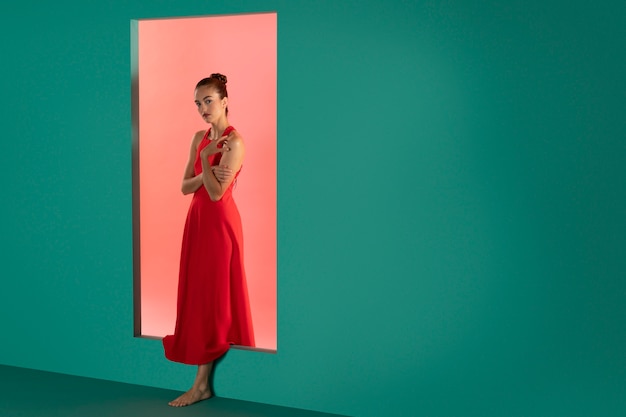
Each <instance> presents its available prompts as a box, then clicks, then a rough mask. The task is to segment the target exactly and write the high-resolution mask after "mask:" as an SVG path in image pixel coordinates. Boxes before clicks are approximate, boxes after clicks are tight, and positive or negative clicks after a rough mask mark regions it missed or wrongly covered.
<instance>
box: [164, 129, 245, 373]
mask: <svg viewBox="0 0 626 417" xmlns="http://www.w3.org/2000/svg"><path fill="white" fill-rule="evenodd" d="M232 130H234V129H233V128H232V127H228V128H227V129H226V130H225V131H224V135H228V134H229V133H230V132H231V131H232ZM209 132H210V129H208V130H207V132H206V134H205V135H204V138H203V139H202V141H201V142H200V145H199V146H198V151H197V153H196V160H195V164H194V170H195V173H196V175H197V174H199V173H201V172H202V162H201V160H200V151H201V150H202V149H203V148H204V147H205V146H207V145H208V144H209V143H210V142H211V141H210V139H208V136H209ZM221 156H222V154H221V153H216V154H214V155H211V156H209V163H210V165H211V166H213V165H218V164H219V161H220V159H221ZM238 174H239V172H237V174H236V175H238ZM234 183H235V182H234V181H233V183H232V184H231V185H230V187H228V190H226V192H225V193H224V195H223V196H222V198H221V200H219V201H211V199H210V198H209V194H208V192H207V191H206V189H205V188H204V186H201V187H200V188H199V189H198V190H197V191H196V192H195V193H194V195H193V199H192V200H191V204H190V206H189V211H188V213H187V221H186V223H185V229H184V233H183V243H182V249H181V255H180V274H179V278H178V279H179V281H178V303H177V316H176V329H175V331H174V334H173V335H170V336H165V338H163V347H164V349H165V356H166V357H167V358H168V359H169V360H171V361H174V362H181V363H185V364H189V365H201V364H205V363H209V362H212V361H213V360H215V359H217V358H219V357H220V356H222V355H223V354H224V353H226V351H227V350H228V349H229V347H230V345H231V344H235V345H245V346H254V334H253V331H252V319H251V315H250V307H249V303H248V290H247V287H246V274H245V270H244V264H243V233H242V228H241V218H240V217H239V210H237V206H236V205H235V201H234V200H233V197H232V188H233V184H234Z"/></svg>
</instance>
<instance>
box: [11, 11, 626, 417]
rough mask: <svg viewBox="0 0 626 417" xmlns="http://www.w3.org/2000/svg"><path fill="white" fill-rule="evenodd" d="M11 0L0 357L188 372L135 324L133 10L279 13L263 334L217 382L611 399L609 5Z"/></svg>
mask: <svg viewBox="0 0 626 417" xmlns="http://www.w3.org/2000/svg"><path fill="white" fill-rule="evenodd" d="M11 7H12V9H11V10H5V11H4V12H3V18H2V25H0V34H1V35H2V39H3V41H2V44H1V45H2V46H0V54H1V56H2V62H3V63H2V66H1V68H2V69H1V71H2V72H1V74H2V81H0V82H1V83H2V90H1V91H2V102H3V104H2V111H1V112H0V120H1V124H0V126H1V130H0V131H1V134H2V141H1V144H2V149H0V173H1V177H0V178H1V179H0V181H1V182H2V188H1V192H2V204H1V205H0V233H1V234H0V236H2V237H1V239H2V251H1V253H0V261H1V268H2V269H1V272H2V285H3V289H2V290H0V331H1V332H2V342H1V343H0V363H2V364H8V365H15V366H22V367H27V368H36V369H43V370H50V371H55V372H61V373H68V374H75V375H83V376H89V377H95V378H103V379H110V380H116V381H123V382H130V383H136V384H144V385H150V386H158V387H166V388H172V389H181V390H182V389H185V388H187V384H189V383H190V380H191V378H192V376H193V369H192V368H188V367H184V366H182V365H177V364H172V363H169V362H167V361H166V360H165V359H164V358H163V355H162V349H161V345H160V343H159V342H158V341H154V340H143V339H136V338H133V336H132V334H133V323H132V318H133V312H132V298H133V295H132V222H131V213H132V211H131V210H132V207H131V200H132V189H131V119H130V21H131V19H137V18H154V17H167V16H193V15H208V14H224V13H228V14H231V13H241V12H261V11H277V12H278V19H279V20H278V21H279V35H278V42H279V45H278V51H279V53H278V55H279V91H278V94H279V127H278V135H279V137H278V140H279V162H278V163H279V167H278V170H279V179H278V181H279V183H278V187H279V201H278V210H279V212H278V216H279V226H278V238H279V248H278V249H279V262H278V272H279V276H278V280H279V290H278V291H279V293H278V297H279V312H278V316H279V323H278V326H279V327H278V331H279V334H278V353H277V354H276V355H271V354H266V353H258V352H249V351H238V350H232V351H231V352H230V353H228V355H227V357H226V358H225V359H224V361H222V363H221V364H220V366H219V367H218V370H217V375H216V388H217V393H218V395H220V396H225V397H231V398H239V399H244V400H249V401H257V402H264V403H271V404H278V405H286V406H293V407H299V408H306V409H313V410H319V411H326V412H333V413H339V414H346V415H350V416H358V417H381V416H456V417H465V416H481V417H489V416H507V417H512V416H550V417H557V416H568V417H572V416H622V415H624V412H626V382H625V381H626V355H625V353H624V352H626V303H625V300H626V281H625V278H626V256H624V255H625V254H624V248H626V219H625V214H626V210H625V209H626V171H625V168H624V167H625V166H626V145H625V144H626V141H625V138H626V124H625V122H624V119H625V117H624V109H626V76H625V74H626V45H625V43H626V41H625V40H626V3H624V2H623V1H608V2H595V3H593V4H591V3H588V2H582V1H574V2H571V1H567V2H566V1H562V2H554V1H541V2H539V1H530V2H529V1H506V2H473V1H465V0H449V1H390V0H387V1H376V0H372V1H367V2H359V1H310V2H297V1H287V0H285V1H269V0H258V1H254V0H241V1H233V0H229V1H204V2H202V1H197V0H193V1H192V0H176V1H166V0H161V1H154V0H133V1H126V0H124V1H122V0H117V1H100V2H85V1H69V0H57V1H54V2H52V1H50V2H44V1H34V0H22V1H20V2H16V3H14V4H12V6H11ZM242 30H245V28H242ZM224 41H225V42H227V41H228V40H227V39H226V40H224ZM224 59H227V57H224ZM250 67H251V70H254V63H250ZM259 105H262V99H260V100H259ZM249 136H251V135H249ZM184 140H186V139H185V138H183V142H181V146H187V145H186V142H184Z"/></svg>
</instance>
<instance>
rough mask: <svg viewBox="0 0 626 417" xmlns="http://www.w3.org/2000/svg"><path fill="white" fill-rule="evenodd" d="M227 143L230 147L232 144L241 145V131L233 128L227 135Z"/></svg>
mask: <svg viewBox="0 0 626 417" xmlns="http://www.w3.org/2000/svg"><path fill="white" fill-rule="evenodd" d="M228 145H229V147H231V148H232V147H234V146H243V136H241V133H239V132H238V131H236V130H233V131H232V133H231V134H230V135H229V138H228Z"/></svg>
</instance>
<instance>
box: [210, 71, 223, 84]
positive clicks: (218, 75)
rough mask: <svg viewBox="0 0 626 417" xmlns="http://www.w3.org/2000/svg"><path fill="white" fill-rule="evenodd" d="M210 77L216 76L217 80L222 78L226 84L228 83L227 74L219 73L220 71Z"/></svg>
mask: <svg viewBox="0 0 626 417" xmlns="http://www.w3.org/2000/svg"><path fill="white" fill-rule="evenodd" d="M210 78H215V79H216V80H220V81H221V82H223V83H224V84H226V81H227V79H226V76H225V75H224V74H219V73H216V74H211V77H210Z"/></svg>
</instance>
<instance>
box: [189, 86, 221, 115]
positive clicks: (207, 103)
mask: <svg viewBox="0 0 626 417" xmlns="http://www.w3.org/2000/svg"><path fill="white" fill-rule="evenodd" d="M227 101H228V98H226V97H224V98H220V95H219V94H218V93H217V91H215V88H213V87H211V86H202V87H198V89H196V95H195V103H196V107H197V108H198V113H200V116H202V119H204V121H205V122H207V123H214V122H217V121H218V120H219V119H220V118H221V117H222V116H223V115H224V111H225V109H226V104H227Z"/></svg>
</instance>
